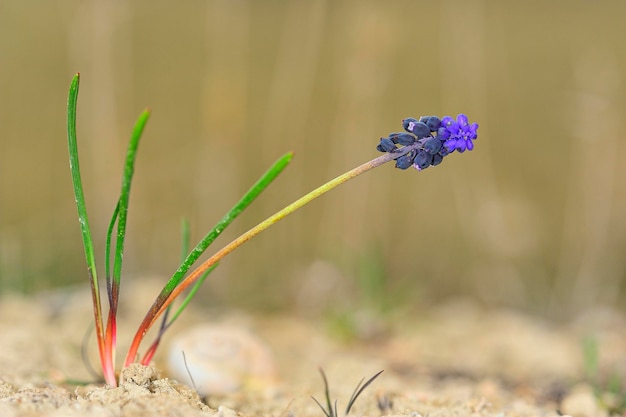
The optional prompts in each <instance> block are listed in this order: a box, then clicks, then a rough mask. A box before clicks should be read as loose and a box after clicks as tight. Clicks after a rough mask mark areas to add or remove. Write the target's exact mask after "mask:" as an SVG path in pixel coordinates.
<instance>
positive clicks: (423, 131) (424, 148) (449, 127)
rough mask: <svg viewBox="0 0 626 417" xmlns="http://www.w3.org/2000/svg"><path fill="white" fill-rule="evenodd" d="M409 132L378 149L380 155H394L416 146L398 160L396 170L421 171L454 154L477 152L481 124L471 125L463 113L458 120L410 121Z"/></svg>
mask: <svg viewBox="0 0 626 417" xmlns="http://www.w3.org/2000/svg"><path fill="white" fill-rule="evenodd" d="M402 126H403V127H404V130H406V131H407V132H408V133H404V132H401V133H391V134H390V135H389V136H388V137H386V138H381V139H380V143H379V144H378V146H377V147H376V149H377V150H378V151H380V152H389V153H394V152H397V151H398V150H399V149H401V148H398V145H400V146H401V147H405V146H415V149H412V150H410V151H409V152H407V153H406V154H404V155H402V156H400V157H398V158H397V159H396V168H399V169H407V168H409V167H411V166H413V167H414V168H416V169H417V170H422V169H426V168H428V167H429V166H431V165H432V166H435V165H439V164H440V163H441V162H442V161H443V158H444V157H445V156H447V155H449V154H451V153H452V152H454V151H457V152H465V151H466V150H468V151H471V150H472V149H474V142H473V141H474V140H476V138H477V137H478V134H477V133H476V130H477V129H478V124H477V123H471V124H470V123H469V121H468V119H467V116H466V115H464V114H459V115H458V116H457V117H456V119H453V118H452V117H450V116H445V117H443V118H441V119H439V118H438V117H437V116H424V117H421V118H420V119H419V120H417V119H414V118H407V119H404V120H403V121H402Z"/></svg>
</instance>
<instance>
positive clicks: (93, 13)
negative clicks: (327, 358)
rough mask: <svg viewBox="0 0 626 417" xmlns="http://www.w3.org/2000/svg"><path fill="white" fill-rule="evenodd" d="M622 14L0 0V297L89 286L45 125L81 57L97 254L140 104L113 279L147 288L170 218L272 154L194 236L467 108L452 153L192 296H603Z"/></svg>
mask: <svg viewBox="0 0 626 417" xmlns="http://www.w3.org/2000/svg"><path fill="white" fill-rule="evenodd" d="M625 16H626V3H625V2H623V1H618V0H615V1H600V2H592V1H582V0H575V1H572V0H567V1H565V0H563V1H552V2H543V1H530V2H509V1H478V0H470V1H461V0H459V1H442V2H427V1H390V2H376V1H362V0H360V1H356V0H352V1H278V0H277V1H244V0H221V1H217V0H216V1H199V0H197V1H185V2H176V3H174V2H165V1H135V2H127V1H104V0H100V1H93V0H85V1H62V2H44V1H29V0H3V1H1V2H0V288H1V289H2V291H5V292H8V291H27V292H30V291H38V290H46V289H50V288H55V287H60V286H64V285H70V284H83V285H86V278H87V277H86V270H85V264H84V258H83V252H82V246H81V239H80V232H79V227H78V222H77V216H76V209H75V207H74V202H73V196H72V191H71V188H72V187H71V181H70V175H69V169H68V162H67V145H66V136H65V134H66V127H65V126H66V125H65V109H66V95H67V88H68V86H69V83H70V80H71V77H72V75H73V74H74V73H75V72H77V71H80V72H81V76H82V78H81V90H80V96H79V113H78V134H79V147H80V154H81V158H82V168H83V180H84V182H85V186H86V187H87V191H86V192H87V203H88V209H89V210H90V220H91V223H92V228H93V230H94V234H95V236H94V237H95V239H96V242H98V247H97V250H98V252H97V253H98V255H99V256H100V258H99V261H100V263H99V265H100V266H102V257H101V255H102V252H103V246H102V245H101V244H100V243H101V242H102V240H103V237H104V233H105V229H106V225H107V223H108V220H109V216H110V213H111V211H112V209H113V206H114V201H115V199H116V195H117V192H118V188H119V181H120V173H121V164H122V160H123V157H124V152H125V146H126V142H127V140H128V137H129V135H130V132H131V129H132V126H133V123H134V121H135V119H136V117H137V116H138V115H139V113H140V112H141V111H142V110H143V109H144V108H145V107H146V106H149V107H150V108H151V109H152V110H153V115H152V118H151V120H150V122H149V125H148V128H147V130H146V133H145V135H144V139H143V142H142V144H141V147H140V152H139V157H138V162H137V171H136V176H135V183H134V186H133V193H132V197H131V203H130V204H131V205H130V215H129V230H128V235H127V253H126V256H125V269H124V272H125V277H126V279H139V278H141V277H161V278H162V279H163V280H164V281H165V279H166V278H167V277H168V276H169V275H170V274H171V273H172V272H173V271H174V270H175V268H176V266H177V262H178V258H179V256H180V255H179V248H180V230H179V229H180V219H181V218H182V217H183V216H188V217H189V219H190V221H191V226H192V236H193V241H194V243H195V241H197V240H198V239H199V238H201V237H202V235H203V234H204V233H205V232H206V231H208V230H209V229H210V227H211V226H212V225H213V224H214V223H215V222H216V221H217V220H218V219H219V218H220V217H221V216H222V215H223V214H224V212H225V211H226V210H227V209H228V208H229V207H230V206H231V205H232V204H233V203H234V202H235V201H236V200H237V199H238V198H239V196H240V195H241V194H242V193H243V192H244V191H245V190H246V189H247V188H248V187H249V186H250V185H251V184H252V183H253V182H254V181H255V180H256V179H257V177H258V176H259V175H260V174H261V173H262V172H263V171H264V170H265V169H266V168H267V167H268V166H269V165H270V164H271V163H272V162H273V161H274V160H275V159H276V158H278V157H279V156H280V155H281V154H283V153H284V152H286V151H288V150H293V151H295V152H296V158H295V159H294V160H293V162H292V164H291V166H290V167H289V168H288V169H287V171H286V172H285V173H284V174H283V176H281V177H280V178H279V179H278V180H277V181H276V182H275V183H274V184H273V185H272V186H271V187H270V189H269V190H268V191H267V192H266V193H265V194H263V195H262V196H261V198H259V200H258V201H257V202H256V203H255V204H254V205H253V206H252V207H251V208H250V209H249V210H248V211H247V212H245V213H244V214H243V215H242V216H241V217H240V218H239V219H238V220H237V221H236V222H235V223H234V224H233V225H232V226H231V228H230V229H228V230H227V231H226V232H225V233H224V236H222V238H220V239H219V240H218V241H217V242H216V244H215V245H223V244H225V243H227V242H228V241H229V240H230V239H232V238H234V237H236V236H237V235H238V234H239V233H241V232H243V231H245V230H247V229H248V228H249V227H251V226H253V225H254V224H256V223H257V222H259V221H260V220H262V219H263V218H265V217H267V216H269V215H270V214H272V213H273V212H274V211H276V210H278V209H280V208H281V207H283V206H284V205H286V204H287V203H289V202H291V201H292V200H294V199H295V198H297V197H299V196H300V195H302V194H304V193H306V192H307V191H309V190H310V189H312V188H313V187H316V186H317V185H319V184H321V183H323V182H324V181H326V180H328V179H330V178H332V177H334V176H336V175H338V174H340V173H342V172H344V171H346V170H348V169H350V168H352V167H354V166H356V165H358V164H360V163H362V162H364V161H367V160H368V159H371V158H373V157H375V156H377V152H376V151H375V146H376V144H377V142H378V138H379V137H380V136H384V135H386V134H388V133H390V132H393V131H398V130H401V126H400V121H401V119H403V118H405V117H410V116H413V117H419V116H420V115H426V114H436V115H440V116H443V115H456V114H457V113H459V112H464V113H466V114H468V116H469V117H470V120H471V121H477V122H478V123H479V124H480V129H479V139H478V141H477V143H476V149H475V150H474V151H473V152H472V153H469V154H468V153H465V154H463V155H453V156H451V157H450V158H447V159H446V161H445V163H444V164H443V165H441V166H439V167H436V168H433V169H428V170H427V171H424V172H420V173H418V172H416V171H407V172H401V171H398V170H395V169H393V167H392V166H391V165H389V166H384V167H381V168H379V169H378V170H376V171H374V172H371V173H368V174H366V175H365V176H363V177H361V178H358V179H356V180H354V181H351V182H350V183H348V184H346V185H344V186H342V187H341V188H340V189H338V190H335V191H333V192H332V193H331V194H329V195H326V196H324V197H322V198H321V199H320V200H319V201H316V202H314V203H312V204H311V205H310V206H307V207H306V208H304V209H303V210H301V211H300V212H298V213H297V214H294V215H293V216H291V217H289V218H287V219H286V220H285V221H284V222H282V223H280V224H278V225H277V226H276V227H273V228H272V229H270V230H269V231H268V232H267V233H265V234H264V235H262V236H260V237H259V238H257V239H256V241H253V242H250V243H249V244H248V245H246V246H245V247H243V248H241V249H240V250H238V251H236V252H235V253H233V254H232V255H231V256H230V257H229V258H227V259H226V260H225V261H224V262H223V263H222V265H221V266H220V268H218V270H217V271H216V272H215V274H214V275H213V277H212V278H210V279H209V281H208V282H207V283H206V286H205V288H204V289H203V290H202V294H201V297H202V298H203V299H204V300H205V301H206V302H209V303H214V304H218V305H219V304H220V303H223V304H228V305H233V306H241V307H245V308H250V309H255V308H264V309H291V308H314V309H315V308H320V306H322V307H321V308H327V307H328V306H331V305H337V304H342V303H346V305H359V304H360V303H363V302H373V303H376V302H377V301H376V300H372V298H377V297H378V298H379V299H380V300H383V301H384V302H391V303H400V304H402V305H405V306H408V307H409V308H411V307H415V306H422V305H428V304H434V303H437V302H439V301H440V300H442V299H443V298H446V297H451V296H463V297H471V298H474V299H476V300H478V301H479V302H482V303H485V304H488V305H510V306H515V307H520V308H523V309H528V310H531V311H535V312H538V313H541V314H547V315H551V316H554V317H559V316H563V315H566V314H569V313H571V312H573V311H576V310H579V309H583V308H586V307H589V306H591V305H598V304H602V305H611V306H612V305H619V304H620V298H621V296H622V295H623V293H624V290H623V288H622V287H623V284H624V282H625V279H626V276H625V266H626V262H625V260H624V250H625V249H626V221H625V216H624V213H626V182H625V181H624V179H625V178H626V172H625V171H626V168H625V165H624V164H623V162H622V159H621V158H622V157H624V156H625V151H626V148H625V145H624V141H623V132H624V129H625V122H624V114H625V111H624V110H625V105H626V100H625V97H626V96H625V83H624V74H626V43H625V39H626V29H624V24H623V22H624V17H625ZM216 249H217V248H215V250H216ZM209 252H212V250H211V248H210V249H209ZM368 293H369V295H368ZM127 296H129V295H127Z"/></svg>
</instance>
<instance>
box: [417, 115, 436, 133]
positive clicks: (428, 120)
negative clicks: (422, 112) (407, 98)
mask: <svg viewBox="0 0 626 417" xmlns="http://www.w3.org/2000/svg"><path fill="white" fill-rule="evenodd" d="M420 122H422V123H425V124H426V126H428V128H429V129H430V131H431V132H436V131H437V129H439V126H441V120H440V119H439V118H438V117H437V116H422V117H420Z"/></svg>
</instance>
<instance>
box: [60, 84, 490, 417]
mask: <svg viewBox="0 0 626 417" xmlns="http://www.w3.org/2000/svg"><path fill="white" fill-rule="evenodd" d="M79 82H80V75H79V74H76V75H75V76H74V78H73V79H72V82H71V84H70V88H69V94H68V106H67V140H68V149H69V162H70V172H71V177H72V183H73V187H74V196H75V202H76V207H77V210H78V219H79V224H80V230H81V236H82V240H83V247H84V253H85V259H86V262H87V272H88V276H89V282H90V285H91V294H92V304H93V314H94V323H95V333H96V338H97V345H98V352H99V356H100V365H101V368H102V373H103V377H104V380H105V382H106V383H107V384H108V385H110V386H117V377H116V371H115V348H116V344H117V311H118V303H119V297H120V285H121V277H122V260H123V254H124V242H125V238H126V221H127V214H128V204H129V197H130V189H131V183H132V178H133V173H134V169H135V160H136V154H137V150H138V147H139V142H140V139H141V136H142V134H143V132H144V129H145V127H146V124H147V123H148V119H149V118H150V110H145V111H144V112H142V113H141V115H140V116H139V118H138V119H137V122H136V123H135V127H134V129H133V131H132V134H131V137H130V141H129V144H128V148H127V151H126V158H125V162H124V170H123V173H122V184H121V188H120V195H119V197H118V199H117V201H116V202H115V205H114V209H113V214H112V216H111V221H110V223H109V226H108V229H107V233H106V241H105V250H104V252H105V253H104V275H105V283H104V287H105V288H106V294H107V302H108V313H107V316H106V321H105V318H104V314H103V308H102V304H103V302H102V296H101V293H100V291H101V288H100V287H101V284H102V283H101V281H100V279H99V276H98V273H97V269H96V258H95V254H94V245H93V242H92V238H91V229H90V225H89V219H88V216H87V206H86V202H85V196H84V192H83V185H82V178H81V174H80V165H79V158H78V140H77V132H76V112H77V102H78V88H79ZM403 127H404V129H405V131H406V132H403V133H392V134H390V135H389V136H388V137H386V138H381V140H380V143H379V144H378V146H377V150H378V151H380V152H383V153H384V155H381V156H379V157H377V158H374V159H372V160H371V161H369V162H366V163H364V164H362V165H359V166H357V167H356V168H353V169H351V170H349V171H347V172H345V173H343V174H341V175H339V176H337V177H336V178H334V179H332V180H330V181H328V182H326V183H325V184H323V185H321V186H320V187H318V188H316V189H315V190H313V191H311V192H309V193H308V194H306V195H304V196H303V197H301V198H299V199H298V200H296V201H294V202H293V203H291V204H289V205H287V206H286V207H285V208H283V209H282V210H280V211H278V212H276V213H275V214H274V215H272V216H270V217H268V218H267V219H266V220H264V221H262V222H261V223H259V224H258V225H256V226H254V227H253V228H251V229H250V230H248V231H247V232H245V233H243V234H242V235H241V236H239V237H237V238H236V239H235V240H233V241H232V242H230V243H229V244H227V245H226V246H224V247H223V248H222V249H220V250H218V251H217V252H215V253H214V254H213V255H212V256H211V257H209V258H208V259H207V260H205V261H204V262H203V263H201V264H200V265H199V266H197V267H196V269H195V270H193V271H192V272H190V273H189V270H190V269H191V267H192V266H193V265H194V264H195V263H196V261H197V260H198V258H199V257H200V256H201V255H202V254H203V253H204V252H205V251H206V249H207V248H208V247H209V246H210V245H211V243H213V241H214V240H215V239H216V238H217V237H218V236H219V235H220V234H221V233H222V232H223V231H224V229H226V227H228V225H230V223H231V222H232V221H233V220H235V218H237V217H238V216H239V215H240V214H241V213H242V212H243V210H245V209H246V208H247V207H248V206H249V205H250V204H251V203H252V202H253V201H254V200H255V199H256V198H257V197H258V196H259V195H260V194H261V192H262V191H264V190H265V189H266V188H267V187H268V186H269V185H270V184H271V183H272V182H273V181H274V180H275V179H276V178H277V177H278V175H279V174H280V173H282V172H283V170H284V169H285V168H286V167H287V165H288V164H289V163H290V162H291V159H292V158H293V153H292V152H288V153H286V154H284V155H283V156H281V157H280V158H278V160H277V161H276V162H275V163H274V164H273V165H272V166H271V167H270V168H269V169H268V170H267V171H266V172H265V173H264V174H263V175H262V176H261V177H260V179H259V180H258V181H257V182H256V183H255V184H254V185H253V186H252V187H251V188H250V189H249V190H248V192H247V193H245V194H244V196H243V197H242V198H241V199H240V200H239V201H238V202H237V203H236V204H235V205H234V206H233V207H232V208H231V209H230V210H229V211H228V212H227V213H226V214H225V215H224V217H222V219H220V220H219V221H218V222H217V224H216V225H215V226H214V227H213V228H212V229H211V230H210V231H209V232H208V233H207V234H206V235H205V236H204V237H203V238H202V239H201V240H200V241H199V242H198V243H197V244H196V246H195V247H194V248H193V249H192V250H191V251H189V253H186V252H187V250H186V249H185V250H184V252H185V253H186V255H185V256H183V260H182V262H181V263H180V265H179V267H178V268H177V269H176V271H175V272H174V273H173V275H172V276H171V278H170V279H169V280H168V281H167V283H166V284H165V286H164V287H163V289H162V290H161V292H160V293H159V294H158V295H157V297H156V299H155V301H154V303H153V304H152V306H151V307H150V308H149V309H148V312H147V313H146V315H145V316H144V318H143V321H142V322H141V324H140V325H139V327H138V329H137V331H136V332H135V336H134V337H133V340H132V342H131V345H130V347H129V349H128V352H127V354H126V356H125V359H124V365H123V366H124V368H126V367H128V366H129V365H131V364H132V363H135V362H139V363H141V364H143V365H148V364H149V363H150V361H151V360H152V358H153V356H154V354H155V352H156V350H157V348H158V346H159V344H160V342H161V340H162V337H163V335H164V333H165V332H166V331H167V329H169V327H170V326H171V325H172V324H173V323H174V322H175V321H176V319H177V318H178V317H179V315H180V314H181V313H182V312H183V311H184V309H185V308H186V307H187V305H188V304H189V302H190V301H191V299H192V298H193V297H194V295H195V294H196V292H197V291H198V288H199V287H200V286H201V285H202V283H203V282H204V280H205V279H206V278H207V276H208V275H209V274H210V273H211V272H212V271H213V270H214V269H215V268H216V267H217V266H218V265H219V262H220V261H221V260H222V259H224V257H225V256H227V255H228V254H230V253H231V252H233V251H234V250H235V249H237V248H238V247H239V246H241V245H242V244H244V243H246V242H247V241H249V240H250V239H252V238H253V237H255V236H256V235H258V234H259V233H261V232H263V231H264V230H266V229H267V228H269V227H270V226H272V225H273V224H275V223H277V222H278V221H280V220H282V219H284V218H285V217H287V216H288V215H289V214H291V213H293V212H294V211H296V210H298V209H299V208H301V207H302V206H304V205H306V204H308V203H309V202H311V201H312V200H314V199H316V198H317V197H319V196H321V195H322V194H324V193H326V192H328V191H330V190H332V189H333V188H335V187H337V186H338V185H341V184H343V183H345V182H346V181H348V180H350V179H352V178H355V177H357V176H359V175H361V174H363V173H365V172H368V171H370V170H372V169H374V168H377V167H379V166H381V165H383V164H385V163H387V162H390V161H395V165H396V167H397V168H399V169H403V170H404V169H407V168H409V167H413V168H415V169H417V170H418V171H421V170H424V169H426V168H428V167H430V166H435V165H439V164H440V163H441V162H442V160H443V158H444V157H446V156H448V155H450V154H451V153H453V152H455V151H457V152H459V153H462V152H464V151H465V150H472V149H473V148H474V141H475V140H476V138H477V133H476V130H477V128H478V125H477V124H476V123H472V124H470V123H469V122H468V119H467V116H465V115H463V114H460V115H458V116H457V118H456V119H453V118H452V117H449V116H446V117H443V118H441V119H440V118H438V117H436V116H425V117H422V118H420V119H419V120H417V119H413V118H408V119H404V120H403ZM187 240H188V225H186V224H184V225H183V247H184V248H185V247H186V242H187ZM183 293H185V296H184V299H183V301H182V302H181V304H180V305H179V306H178V308H177V309H176V310H175V311H174V313H173V314H171V308H172V303H173V302H174V301H175V300H176V299H178V297H180V296H182V295H183ZM158 320H161V324H160V327H159V331H158V334H157V336H156V337H155V339H154V341H153V342H152V343H151V345H150V346H149V347H148V348H147V349H146V351H145V353H143V355H140V354H139V348H140V345H141V343H142V341H143V339H144V337H145V335H146V333H147V332H148V330H149V329H150V328H151V327H152V326H153V325H154V324H155V323H156V322H157V321H158ZM322 376H323V377H324V380H325V376H324V374H323V373H322ZM376 376H378V374H377V375H375V376H374V377H373V378H371V379H370V380H368V381H367V382H366V383H365V384H364V385H363V387H361V388H360V389H357V391H355V394H354V395H353V398H351V400H350V402H349V404H348V408H347V411H349V409H350V407H351V406H352V404H353V403H354V401H355V400H356V398H357V397H358V395H359V394H360V393H361V392H362V390H363V389H364V388H365V387H366V386H367V385H369V384H370V383H371V382H372V381H373V379H374V378H375V377H376ZM325 383H326V381H325ZM326 385H327V384H326ZM357 388H358V387H357ZM347 411H346V412H347ZM328 412H329V413H330V412H332V409H331V407H330V403H329V410H328ZM327 416H328V417H336V410H335V414H334V415H332V416H330V415H329V414H327Z"/></svg>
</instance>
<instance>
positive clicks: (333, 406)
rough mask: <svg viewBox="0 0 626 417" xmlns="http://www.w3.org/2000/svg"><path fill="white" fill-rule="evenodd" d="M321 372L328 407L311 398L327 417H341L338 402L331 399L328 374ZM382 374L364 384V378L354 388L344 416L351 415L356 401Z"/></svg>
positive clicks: (377, 374) (320, 369)
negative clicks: (338, 411)
mask: <svg viewBox="0 0 626 417" xmlns="http://www.w3.org/2000/svg"><path fill="white" fill-rule="evenodd" d="M319 371H320V374H321V375H322V381H324V398H325V399H326V407H324V406H323V405H322V404H321V403H320V402H319V401H318V400H317V398H315V397H313V396H311V398H312V399H313V401H315V403H316V404H317V405H318V406H319V407H320V408H321V409H322V411H323V412H324V414H325V415H326V417H339V413H337V400H335V401H334V402H333V401H332V400H331V399H330V388H329V386H328V379H327V378H326V374H325V373H324V370H323V369H322V368H319ZM382 373H383V371H378V372H377V373H376V374H374V376H372V377H371V378H370V379H368V380H367V381H366V382H365V383H363V381H364V380H365V378H362V379H361V380H360V381H359V383H358V384H357V385H356V388H354V391H353V392H352V395H351V396H350V399H349V400H348V405H346V410H345V412H344V416H347V415H348V414H349V413H350V410H351V409H352V406H353V405H354V403H355V402H356V400H357V399H358V398H359V396H360V395H361V394H362V393H363V391H365V388H367V387H368V386H369V385H370V384H371V383H372V382H374V380H375V379H376V378H378V376H379V375H380V374H382Z"/></svg>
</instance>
